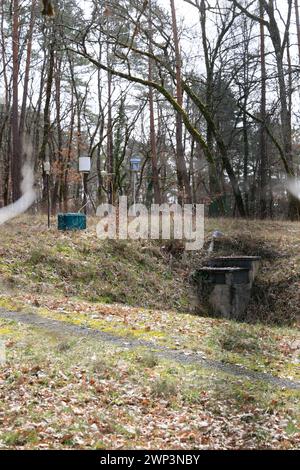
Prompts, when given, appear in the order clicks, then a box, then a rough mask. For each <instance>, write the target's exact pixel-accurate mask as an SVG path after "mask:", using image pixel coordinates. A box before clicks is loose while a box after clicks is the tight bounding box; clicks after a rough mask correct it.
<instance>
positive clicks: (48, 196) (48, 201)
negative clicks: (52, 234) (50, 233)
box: [47, 173, 50, 228]
mask: <svg viewBox="0 0 300 470" xmlns="http://www.w3.org/2000/svg"><path fill="white" fill-rule="evenodd" d="M49 179H50V175H49V173H47V206H48V207H47V209H48V228H50V184H49Z"/></svg>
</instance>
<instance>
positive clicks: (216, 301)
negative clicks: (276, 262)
mask: <svg viewBox="0 0 300 470" xmlns="http://www.w3.org/2000/svg"><path fill="white" fill-rule="evenodd" d="M259 263H260V258H259V257H250V256H238V257H222V258H215V259H211V260H210V261H209V263H208V266H206V267H203V268H201V269H199V270H198V271H197V273H196V278H197V281H198V291H199V297H200V301H201V303H202V304H204V305H205V306H206V307H207V308H208V311H209V313H210V314H212V315H214V316H222V317H224V318H230V319H235V320H243V319H244V316H245V312H246V309H247V306H248V304H249V301H250V298H251V290H252V286H253V283H254V280H255V277H256V274H257V271H258V269H259Z"/></svg>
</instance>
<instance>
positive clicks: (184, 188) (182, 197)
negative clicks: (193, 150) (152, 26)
mask: <svg viewBox="0 0 300 470" xmlns="http://www.w3.org/2000/svg"><path fill="white" fill-rule="evenodd" d="M170 4H171V12H172V30H173V41H174V48H175V62H176V95H177V102H178V104H179V106H180V107H182V104H183V90H182V84H181V80H182V78H181V53H180V45H179V37H178V28H177V19H176V10H175V2H174V0H170ZM182 138H183V131H182V117H181V114H180V113H178V112H177V113H176V167H177V179H178V189H179V198H178V200H179V203H182V202H184V203H186V204H191V203H192V192H191V185H190V181H189V177H188V173H187V168H186V162H185V158H184V149H183V143H182Z"/></svg>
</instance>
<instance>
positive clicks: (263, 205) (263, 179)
mask: <svg viewBox="0 0 300 470" xmlns="http://www.w3.org/2000/svg"><path fill="white" fill-rule="evenodd" d="M259 8H260V17H261V19H263V18H264V6H263V2H262V0H259ZM265 53H266V51H265V28H264V24H263V22H262V21H261V22H260V61H261V102H260V118H261V121H262V123H261V126H260V137H259V146H260V178H259V185H260V198H259V214H260V218H261V219H265V218H266V217H267V171H268V168H267V144H266V118H267V113H266V93H267V89H266V80H267V71H266V57H265Z"/></svg>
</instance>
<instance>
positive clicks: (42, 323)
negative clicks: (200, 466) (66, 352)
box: [0, 308, 300, 390]
mask: <svg viewBox="0 0 300 470" xmlns="http://www.w3.org/2000/svg"><path fill="white" fill-rule="evenodd" d="M0 318H3V319H5V320H12V321H15V322H20V323H23V324H27V325H32V326H34V327H37V328H41V329H44V330H47V331H51V332H55V333H68V334H73V335H77V336H78V335H79V336H86V337H95V338H99V339H101V340H102V341H104V342H109V343H112V344H114V345H116V346H119V347H121V348H123V349H134V348H136V347H145V348H148V349H150V350H151V351H155V353H156V354H157V355H158V356H159V357H161V358H164V359H168V360H172V361H175V362H179V363H181V364H187V365H189V364H198V365H199V366H201V367H204V368H206V369H215V370H219V371H221V372H224V373H226V374H229V375H233V376H236V377H244V378H246V379H248V380H254V381H260V382H265V383H268V384H271V385H274V386H276V387H279V388H285V389H289V390H300V382H295V381H292V380H289V379H283V378H280V377H275V376H273V375H271V374H267V373H264V372H257V371H253V370H250V369H246V368H244V367H242V366H238V365H235V364H229V363H224V362H221V361H216V360H211V359H206V358H203V357H202V356H201V355H200V354H197V353H190V352H188V351H186V352H184V351H177V350H174V349H169V348H165V347H163V346H160V345H156V344H155V343H153V342H151V341H144V340H139V339H131V338H124V337H120V336H115V335H112V334H109V333H106V332H103V331H100V330H95V329H92V328H87V327H84V326H78V325H72V324H71V323H68V322H64V321H60V320H53V319H52V318H45V317H41V316H39V315H37V314H35V313H20V312H11V311H6V310H4V309H1V308H0Z"/></svg>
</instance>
